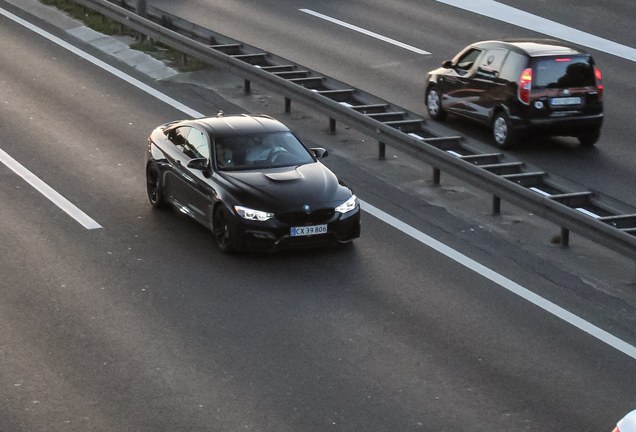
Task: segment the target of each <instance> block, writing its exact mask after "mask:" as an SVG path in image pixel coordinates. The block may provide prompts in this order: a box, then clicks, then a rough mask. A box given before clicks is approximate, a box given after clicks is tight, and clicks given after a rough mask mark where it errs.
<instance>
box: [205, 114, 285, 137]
mask: <svg viewBox="0 0 636 432" xmlns="http://www.w3.org/2000/svg"><path fill="white" fill-rule="evenodd" d="M193 121H194V122H195V123H198V124H200V125H202V126H203V127H204V128H206V129H207V130H208V131H209V132H210V133H212V134H213V135H214V136H215V137H217V138H223V137H229V136H236V135H245V134H253V133H261V132H284V131H289V129H288V128H287V126H285V125H284V124H282V123H281V122H279V121H278V120H276V119H274V118H272V117H269V116H266V115H248V114H242V115H231V116H223V115H220V116H218V117H209V118H202V119H197V120H193Z"/></svg>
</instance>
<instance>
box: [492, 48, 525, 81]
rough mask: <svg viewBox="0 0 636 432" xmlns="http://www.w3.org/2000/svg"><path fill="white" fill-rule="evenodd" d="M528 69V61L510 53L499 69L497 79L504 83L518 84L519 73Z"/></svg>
mask: <svg viewBox="0 0 636 432" xmlns="http://www.w3.org/2000/svg"><path fill="white" fill-rule="evenodd" d="M527 67H528V59H527V58H526V57H525V56H523V55H521V54H519V53H516V52H514V51H510V52H509V53H508V56H507V57H506V61H504V64H503V66H502V67H501V72H500V73H499V78H501V79H502V80H505V81H509V82H514V83H518V82H519V78H521V73H522V72H523V71H524V69H525V68H527Z"/></svg>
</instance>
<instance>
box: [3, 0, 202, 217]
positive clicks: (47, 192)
mask: <svg viewBox="0 0 636 432" xmlns="http://www.w3.org/2000/svg"><path fill="white" fill-rule="evenodd" d="M0 15H4V16H5V17H7V18H9V19H10V20H12V21H15V22H16V23H18V24H20V25H22V26H24V27H26V28H28V29H29V30H31V31H33V32H35V33H37V34H39V35H40V36H42V37H44V38H46V39H48V40H50V41H51V42H53V43H55V44H57V45H59V46H61V47H62V48H65V49H67V50H68V51H70V52H72V53H73V54H75V55H78V56H79V57H81V58H83V59H85V60H87V61H89V62H91V63H93V64H94V65H95V66H98V67H100V68H101V69H103V70H105V71H107V72H110V73H111V74H113V75H115V76H117V77H118V78H121V79H122V80H124V81H126V82H128V83H129V84H132V85H133V86H135V87H137V88H138V89H140V90H143V91H144V92H146V93H148V94H150V95H151V96H154V97H156V98H157V99H159V100H161V101H162V102H165V103H166V104H168V105H170V106H172V107H174V108H176V109H178V110H180V111H182V112H183V113H185V114H186V115H188V116H190V117H194V118H200V117H204V115H203V114H201V113H200V112H198V111H195V110H193V109H192V108H188V107H186V106H185V105H183V104H181V103H180V102H178V101H176V100H175V99H172V98H171V97H168V96H166V95H164V94H163V93H160V92H158V91H157V90H155V89H153V88H152V87H150V86H148V85H146V84H144V83H142V82H141V81H139V80H137V79H135V78H133V77H131V76H129V75H126V74H124V73H123V72H121V71H119V70H118V69H115V68H114V67H112V66H110V65H108V64H107V63H104V62H103V61H101V60H99V59H97V58H96V57H93V56H92V55H90V54H87V53H85V52H84V51H81V50H80V49H78V48H76V47H74V46H73V45H71V44H69V43H67V42H65V41H63V40H62V39H60V38H58V37H57V36H53V35H52V34H50V33H48V32H46V31H44V30H42V29H40V28H39V27H36V26H34V25H33V24H31V23H29V22H28V21H25V20H23V19H22V18H20V17H18V16H15V15H13V14H12V13H10V12H8V11H6V10H4V9H1V8H0ZM0 161H2V162H3V163H4V164H5V165H6V166H8V167H9V168H10V169H11V170H13V171H14V172H15V173H16V174H18V175H19V176H20V177H22V178H23V179H24V180H25V181H26V182H28V183H29V184H30V185H31V186H33V187H34V188H35V189H37V190H38V191H39V192H40V193H41V194H42V195H44V196H45V197H46V198H48V199H49V200H51V201H52V202H53V203H54V204H55V205H57V206H58V207H59V208H60V209H62V210H63V211H65V212H66V213H67V214H68V215H69V216H71V217H72V218H73V219H75V220H76V221H77V222H79V223H80V224H81V225H82V226H84V227H85V228H86V229H96V228H101V225H99V224H98V223H97V222H95V221H94V220H93V219H91V218H90V217H89V216H88V215H87V214H86V213H84V212H83V211H82V210H80V209H79V208H78V207H76V206H75V205H74V204H73V203H71V202H70V201H69V200H67V199H66V198H64V197H63V196H62V195H60V194H59V193H58V192H56V191H55V190H54V189H53V188H51V187H50V186H49V185H47V184H46V183H44V182H43V181H42V180H40V179H39V178H38V177H36V176H35V175H34V174H33V173H31V172H30V171H29V170H27V169H26V168H24V167H23V166H22V165H21V164H20V163H19V162H17V161H16V160H15V159H13V158H12V157H11V156H9V155H8V154H7V153H6V152H5V151H3V150H2V149H0Z"/></svg>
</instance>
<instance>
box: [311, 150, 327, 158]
mask: <svg viewBox="0 0 636 432" xmlns="http://www.w3.org/2000/svg"><path fill="white" fill-rule="evenodd" d="M310 150H311V152H312V153H313V154H314V156H315V157H316V159H322V158H326V157H327V156H329V152H328V151H327V150H326V149H324V148H322V147H317V148H312V149H310Z"/></svg>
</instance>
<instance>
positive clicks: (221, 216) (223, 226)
mask: <svg viewBox="0 0 636 432" xmlns="http://www.w3.org/2000/svg"><path fill="white" fill-rule="evenodd" d="M212 234H214V240H216V244H217V246H218V247H219V249H221V252H223V253H227V254H229V253H232V252H234V250H235V248H234V236H233V235H232V230H231V228H230V224H229V223H228V215H227V211H226V210H225V208H224V207H223V205H222V204H221V205H217V206H216V207H215V208H214V212H213V213H212Z"/></svg>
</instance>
